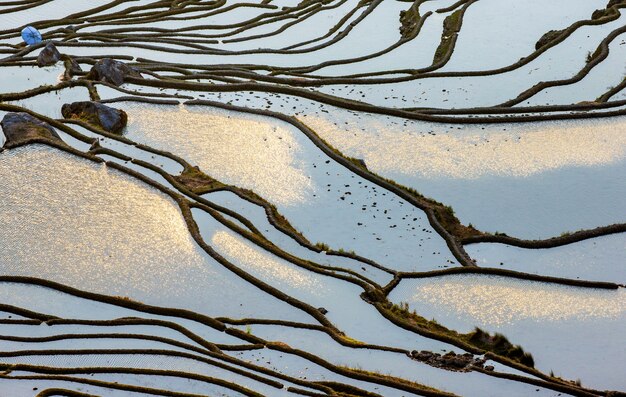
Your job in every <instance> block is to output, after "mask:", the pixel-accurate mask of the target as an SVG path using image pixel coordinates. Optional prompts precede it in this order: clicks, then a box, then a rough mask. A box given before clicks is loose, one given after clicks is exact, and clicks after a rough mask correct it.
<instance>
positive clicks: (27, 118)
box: [0, 112, 63, 146]
mask: <svg viewBox="0 0 626 397" xmlns="http://www.w3.org/2000/svg"><path fill="white" fill-rule="evenodd" d="M0 126H2V131H3V132H4V136H6V138H7V139H6V142H5V143H4V146H7V145H13V144H17V143H20V142H25V141H28V140H30V139H38V138H39V139H41V138H44V139H48V140H53V141H58V142H61V143H62V142H63V141H62V140H61V137H60V136H59V134H57V132H56V131H55V130H54V128H52V126H51V125H50V124H48V123H46V122H44V121H41V120H39V119H38V118H36V117H34V116H31V115H30V114H28V113H23V112H20V113H7V114H6V115H5V116H4V118H3V119H2V121H0Z"/></svg>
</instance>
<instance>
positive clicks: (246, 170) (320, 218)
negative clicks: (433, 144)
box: [125, 105, 456, 270]
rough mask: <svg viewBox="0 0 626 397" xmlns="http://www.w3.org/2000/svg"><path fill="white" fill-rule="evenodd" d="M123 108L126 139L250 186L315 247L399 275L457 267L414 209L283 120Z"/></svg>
mask: <svg viewBox="0 0 626 397" xmlns="http://www.w3.org/2000/svg"><path fill="white" fill-rule="evenodd" d="M125 108H126V109H127V110H128V112H129V115H130V119H131V126H129V128H128V136H129V137H130V138H132V139H133V140H135V141H137V142H139V143H146V144H148V145H151V146H154V147H156V148H160V149H165V150H169V151H171V152H173V153H175V154H177V155H180V156H182V157H184V158H186V159H187V160H188V161H190V162H192V163H193V164H197V165H199V166H200V168H201V169H202V170H203V171H204V172H206V173H207V174H209V175H211V176H212V177H215V178H217V179H218V180H220V181H222V182H226V183H229V184H235V185H237V186H239V187H244V188H252V189H253V190H254V191H255V193H258V194H260V195H261V196H263V197H264V198H266V199H268V200H269V201H270V202H272V203H273V204H276V205H277V207H278V210H279V212H280V213H281V214H282V215H284V216H285V217H286V218H287V219H288V220H289V222H290V223H291V224H292V225H293V226H294V227H295V228H296V229H297V230H299V231H300V232H302V233H303V234H304V235H305V236H306V237H307V238H308V239H309V240H310V241H311V242H313V243H316V242H322V243H326V244H329V245H331V247H332V248H334V249H344V250H346V251H351V250H353V251H355V252H356V253H358V254H359V255H363V256H365V257H367V258H370V259H373V260H376V261H379V262H381V263H382V264H383V265H389V266H393V267H394V268H396V269H402V270H405V269H406V270H415V269H420V268H421V269H426V268H432V267H447V266H451V265H453V264H454V263H456V262H455V260H454V258H453V257H452V255H451V254H449V253H448V248H447V246H446V244H445V242H444V240H443V239H442V238H441V237H440V236H439V235H438V234H436V232H435V231H434V230H433V229H432V228H431V226H430V225H429V224H428V220H427V219H426V216H425V214H424V213H423V212H422V211H421V210H420V209H418V208H416V207H413V206H412V205H410V204H409V203H407V202H405V201H404V200H402V199H400V198H399V197H397V196H395V195H394V194H392V193H390V192H388V191H386V190H384V189H383V188H381V187H379V186H377V185H374V184H372V183H370V182H369V181H367V180H365V179H363V178H360V177H358V176H356V175H355V174H354V173H352V172H351V171H350V170H348V169H346V168H344V167H343V166H341V165H339V164H338V163H336V162H335V161H334V160H332V159H331V158H330V157H328V156H327V155H325V154H324V153H323V152H322V151H321V150H320V149H319V148H318V147H317V146H315V145H314V144H313V143H312V142H311V141H310V140H309V139H308V138H307V137H306V136H305V135H304V133H302V132H301V131H300V130H298V129H296V128H295V127H293V126H291V125H289V124H287V123H285V122H282V121H279V120H277V119H272V118H269V117H262V116H255V115H249V114H246V113H243V112H235V111H225V110H220V109H215V108H211V107H190V108H189V109H187V108H185V107H182V108H176V107H164V106H155V105H130V106H128V107H125ZM155 114H156V115H157V117H154V118H152V117H145V115H149V116H152V115H155ZM190 114H191V116H190ZM161 117H162V118H161ZM133 118H135V120H137V119H141V120H144V121H141V122H136V121H135V122H133V121H132V120H133ZM190 120H195V121H194V123H193V124H188V122H189V121H190ZM219 120H221V121H222V122H223V123H222V124H221V123H220V122H219ZM235 159H236V160H235Z"/></svg>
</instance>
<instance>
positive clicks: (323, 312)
mask: <svg viewBox="0 0 626 397" xmlns="http://www.w3.org/2000/svg"><path fill="white" fill-rule="evenodd" d="M317 310H318V311H319V312H320V313H322V314H326V313H328V310H326V309H324V308H323V307H320V308H318V309H317Z"/></svg>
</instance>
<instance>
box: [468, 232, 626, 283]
mask: <svg viewBox="0 0 626 397" xmlns="http://www.w3.org/2000/svg"><path fill="white" fill-rule="evenodd" d="M465 250H466V251H467V253H468V254H469V255H470V256H471V257H472V258H474V259H475V260H476V261H477V264H478V265H479V266H486V267H502V268H505V269H512V270H517V271H520V272H526V273H535V274H543V275H546V276H555V277H565V278H571V279H577V278H578V279H583V280H598V281H613V282H617V283H621V284H626V265H625V264H624V254H626V236H625V235H624V234H623V233H621V234H614V235H610V236H603V237H598V238H594V239H590V240H585V241H581V242H578V243H574V244H568V245H564V246H561V247H554V248H550V249H525V248H518V247H513V246H510V245H505V244H490V243H484V244H475V245H474V244H472V245H468V246H466V247H465Z"/></svg>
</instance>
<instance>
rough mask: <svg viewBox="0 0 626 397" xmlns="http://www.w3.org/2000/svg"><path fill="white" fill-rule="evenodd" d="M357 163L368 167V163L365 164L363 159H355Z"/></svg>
mask: <svg viewBox="0 0 626 397" xmlns="http://www.w3.org/2000/svg"><path fill="white" fill-rule="evenodd" d="M355 160H356V162H357V163H359V164H360V165H361V167H363V168H365V169H367V164H365V160H363V159H355Z"/></svg>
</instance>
